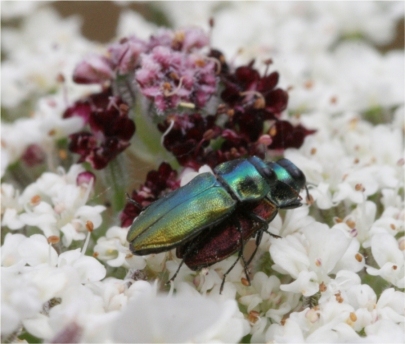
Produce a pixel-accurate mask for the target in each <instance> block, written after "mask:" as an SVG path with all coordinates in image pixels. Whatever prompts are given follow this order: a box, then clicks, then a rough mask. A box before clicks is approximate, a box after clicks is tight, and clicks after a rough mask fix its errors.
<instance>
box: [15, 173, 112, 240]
mask: <svg viewBox="0 0 405 344" xmlns="http://www.w3.org/2000/svg"><path fill="white" fill-rule="evenodd" d="M81 172H84V169H83V168H82V167H81V166H80V165H73V166H72V167H71V168H70V170H69V172H68V173H64V172H61V174H54V173H49V172H47V173H44V174H43V175H42V176H41V177H40V178H39V179H38V180H37V181H36V182H35V183H33V184H31V185H29V186H28V187H27V188H26V189H25V190H24V192H23V193H22V195H21V197H20V199H19V201H20V202H21V204H23V206H24V210H25V212H22V213H21V214H20V215H19V216H18V219H19V221H21V222H22V223H24V224H25V225H29V226H35V227H38V228H40V229H41V230H42V231H43V232H44V234H45V236H46V237H49V236H58V237H59V236H60V232H62V233H63V234H64V235H63V237H62V242H63V244H64V245H65V246H69V245H70V244H71V243H72V240H83V239H84V238H85V236H86V233H87V232H88V227H91V230H92V229H94V228H97V227H99V226H100V225H101V222H102V218H101V215H100V213H101V212H102V211H104V210H105V207H104V206H101V205H97V206H87V205H85V203H86V202H87V200H88V198H89V195H90V191H91V185H87V184H86V185H85V184H82V185H77V182H76V179H77V177H78V175H79V174H80V173H81Z"/></svg>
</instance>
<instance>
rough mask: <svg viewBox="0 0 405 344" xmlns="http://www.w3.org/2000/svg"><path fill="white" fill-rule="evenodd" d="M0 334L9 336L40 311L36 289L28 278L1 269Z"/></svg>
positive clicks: (40, 306)
mask: <svg viewBox="0 0 405 344" xmlns="http://www.w3.org/2000/svg"><path fill="white" fill-rule="evenodd" d="M1 276H2V278H1V334H2V336H4V335H9V334H11V333H13V332H14V331H16V330H17V329H18V327H19V326H21V321H22V320H24V319H26V318H30V317H32V316H33V315H35V314H36V313H37V312H39V311H40V310H41V309H42V302H41V301H40V299H39V297H38V294H39V292H38V289H37V288H36V286H35V285H34V284H33V283H32V282H31V280H30V279H29V278H27V277H28V276H25V275H21V274H19V273H17V272H15V271H10V270H7V269H5V268H1Z"/></svg>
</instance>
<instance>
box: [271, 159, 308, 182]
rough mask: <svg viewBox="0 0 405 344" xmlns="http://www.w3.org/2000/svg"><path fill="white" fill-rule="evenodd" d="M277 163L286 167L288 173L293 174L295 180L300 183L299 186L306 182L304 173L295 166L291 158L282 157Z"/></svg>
mask: <svg viewBox="0 0 405 344" xmlns="http://www.w3.org/2000/svg"><path fill="white" fill-rule="evenodd" d="M277 164H278V165H280V166H282V167H284V168H285V169H286V170H287V172H288V174H289V175H290V176H291V178H292V179H293V180H295V182H296V183H297V184H298V185H299V188H300V189H301V188H302V187H303V186H304V185H305V183H306V178H305V175H304V173H303V172H302V171H301V170H300V169H299V168H298V167H297V166H295V165H294V164H293V163H292V162H291V161H290V160H288V159H281V160H278V161H277Z"/></svg>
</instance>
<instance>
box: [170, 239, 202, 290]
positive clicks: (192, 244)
mask: <svg viewBox="0 0 405 344" xmlns="http://www.w3.org/2000/svg"><path fill="white" fill-rule="evenodd" d="M200 241H201V240H193V242H192V243H191V244H190V245H188V247H187V248H186V250H185V252H184V254H183V259H182V260H181V262H180V265H179V267H178V268H177V270H176V272H175V273H174V275H173V276H172V277H171V278H170V279H169V280H168V281H167V282H166V284H169V283H170V282H173V281H174V279H175V278H176V276H177V274H178V273H179V271H180V268H181V266H182V265H183V264H184V261H185V259H186V258H187V256H188V255H189V253H190V252H192V251H193V249H194V247H196V246H197V245H198V243H199V242H200Z"/></svg>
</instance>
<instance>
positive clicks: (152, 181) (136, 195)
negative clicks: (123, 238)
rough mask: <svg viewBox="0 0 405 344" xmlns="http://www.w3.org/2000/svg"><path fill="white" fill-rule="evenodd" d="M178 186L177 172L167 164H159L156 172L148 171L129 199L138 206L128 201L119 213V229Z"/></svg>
mask: <svg viewBox="0 0 405 344" xmlns="http://www.w3.org/2000/svg"><path fill="white" fill-rule="evenodd" d="M179 186H180V181H179V180H178V179H177V172H176V171H175V170H173V169H172V167H171V166H170V165H169V164H168V163H165V162H163V163H161V164H160V166H159V168H158V169H157V170H152V171H150V172H149V173H148V174H147V176H146V181H145V184H143V185H141V186H140V187H139V189H138V190H136V191H133V192H132V195H131V198H132V199H133V200H134V201H135V202H137V203H138V204H139V206H138V205H136V204H134V202H131V201H128V202H127V204H126V205H125V207H124V210H123V211H122V213H121V216H120V218H121V227H127V226H130V225H131V224H132V222H133V220H134V218H135V217H136V216H138V215H139V213H140V212H141V211H142V209H143V208H145V207H147V206H148V205H149V204H150V203H152V202H154V201H156V200H157V199H159V198H160V197H162V196H163V195H164V194H165V193H167V192H170V191H173V190H176V189H177V188H178V187H179Z"/></svg>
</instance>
